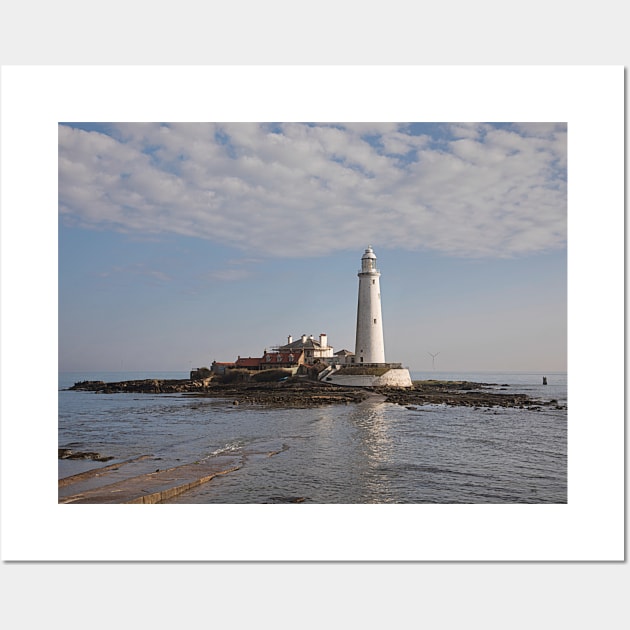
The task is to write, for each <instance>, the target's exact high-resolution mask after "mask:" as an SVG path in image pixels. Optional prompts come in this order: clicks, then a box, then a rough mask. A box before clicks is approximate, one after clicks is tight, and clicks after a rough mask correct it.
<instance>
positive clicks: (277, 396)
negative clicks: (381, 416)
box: [69, 375, 557, 409]
mask: <svg viewBox="0 0 630 630" xmlns="http://www.w3.org/2000/svg"><path fill="white" fill-rule="evenodd" d="M268 376H271V375H268ZM69 389H71V390H78V391H92V392H94V393H97V394H114V393H124V392H126V393H143V394H183V395H189V396H196V397H208V398H225V399H227V400H229V401H231V404H233V405H261V406H265V407H274V406H277V407H292V408H308V407H319V406H323V405H335V404H351V403H360V402H362V401H364V400H367V399H368V398H372V399H374V398H375V397H378V398H379V399H380V400H382V401H383V402H390V403H395V404H399V405H403V406H410V405H419V406H421V405H439V404H446V405H451V406H469V407H516V408H522V409H535V408H542V407H543V406H549V405H556V404H557V401H555V400H552V401H546V402H543V401H539V400H534V399H532V398H530V397H529V396H527V395H526V394H519V393H507V392H506V391H504V390H502V389H501V386H499V385H497V384H492V383H476V382H470V381H433V380H429V381H413V384H412V387H410V388H395V387H381V388H379V387H364V388H358V387H343V386H339V385H332V384H329V383H324V382H320V381H314V380H310V379H306V378H300V377H285V376H281V377H280V380H268V381H258V380H254V379H250V378H243V379H242V380H239V379H231V380H230V381H229V382H225V380H223V379H221V378H205V379H199V380H194V379H181V380H165V379H145V380H137V381H120V382H112V383H106V382H104V381H81V382H78V383H75V384H74V385H73V386H72V387H70V388H69ZM504 389H505V388H504Z"/></svg>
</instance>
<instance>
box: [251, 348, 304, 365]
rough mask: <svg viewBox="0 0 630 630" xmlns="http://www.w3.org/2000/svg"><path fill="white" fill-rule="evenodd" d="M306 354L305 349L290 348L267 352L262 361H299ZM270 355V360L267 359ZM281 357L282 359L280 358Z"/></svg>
mask: <svg viewBox="0 0 630 630" xmlns="http://www.w3.org/2000/svg"><path fill="white" fill-rule="evenodd" d="M303 354H304V351H303V350H301V349H300V350H289V351H286V352H265V354H264V355H263V357H262V359H261V360H260V361H261V363H297V362H298V361H299V360H300V359H301V358H302V355H303ZM267 357H269V360H267ZM278 357H280V359H278Z"/></svg>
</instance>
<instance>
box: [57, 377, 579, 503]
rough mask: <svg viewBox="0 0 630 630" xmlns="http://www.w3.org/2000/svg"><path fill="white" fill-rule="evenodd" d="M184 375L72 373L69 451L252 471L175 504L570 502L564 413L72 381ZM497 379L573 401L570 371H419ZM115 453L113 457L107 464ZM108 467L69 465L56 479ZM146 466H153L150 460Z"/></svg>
mask: <svg viewBox="0 0 630 630" xmlns="http://www.w3.org/2000/svg"><path fill="white" fill-rule="evenodd" d="M185 377H186V374H180V373H152V374H139V373H110V374H87V373H83V374H74V373H62V374H60V377H59V379H60V380H59V387H60V391H59V447H69V448H72V449H74V450H76V451H81V450H84V451H96V452H98V453H101V454H103V455H106V456H113V457H114V460H112V461H113V462H117V461H123V460H127V459H131V458H134V457H138V456H140V455H145V454H148V455H150V456H151V457H150V458H149V459H148V460H146V462H145V464H143V465H144V466H145V468H146V469H147V472H148V471H149V469H151V470H155V469H156V467H159V468H160V469H164V468H168V467H171V466H178V465H181V464H185V463H189V462H194V461H202V460H209V459H211V458H213V457H217V456H219V455H221V456H224V455H231V456H233V457H234V461H235V462H236V463H238V464H239V465H240V466H241V468H240V469H239V470H237V471H235V472H232V473H229V474H227V475H224V476H221V477H216V478H214V479H213V480H212V481H211V482H209V483H206V484H204V485H203V486H200V487H199V488H197V489H195V490H191V491H189V492H187V493H185V494H183V495H181V496H179V497H177V498H175V499H173V500H171V501H170V502H171V503H283V502H291V501H300V502H305V503H565V502H566V501H567V411H566V409H556V408H555V405H551V406H548V407H543V408H542V410H541V411H533V410H528V409H504V408H478V409H475V408H471V407H447V406H442V405H431V406H422V407H419V406H418V407H416V408H415V409H407V408H406V407H403V406H400V405H394V404H388V403H382V402H366V403H361V404H358V405H335V406H328V407H321V408H316V409H265V408H261V407H254V406H245V405H239V406H234V405H233V404H232V400H223V399H213V398H194V397H189V396H182V395H165V394H162V395H159V394H158V395H153V394H107V395H104V394H94V393H91V392H74V391H65V388H67V387H69V386H71V385H72V384H73V383H75V382H77V381H80V380H105V381H117V380H128V379H136V378H185ZM412 378H414V379H427V378H436V379H450V380H462V379H467V380H474V381H478V382H479V381H481V382H486V383H496V384H497V389H498V390H499V391H503V392H504V393H506V394H507V393H510V392H512V393H517V392H522V393H526V394H528V395H530V396H532V397H533V398H537V399H541V400H552V399H554V400H557V401H558V403H559V405H566V403H567V394H566V392H567V382H566V374H564V373H562V374H547V378H548V383H549V384H548V385H547V386H543V385H542V375H540V374H532V373H522V374H516V373H508V374H491V373H479V374H453V373H450V374H445V373H439V372H427V373H420V372H418V373H413V374H412ZM108 463H111V462H108ZM104 465H106V464H97V463H95V462H93V461H69V460H60V461H59V476H60V477H65V476H68V475H70V474H74V473H76V472H80V471H82V470H85V469H88V468H94V467H97V466H104ZM140 472H142V470H140Z"/></svg>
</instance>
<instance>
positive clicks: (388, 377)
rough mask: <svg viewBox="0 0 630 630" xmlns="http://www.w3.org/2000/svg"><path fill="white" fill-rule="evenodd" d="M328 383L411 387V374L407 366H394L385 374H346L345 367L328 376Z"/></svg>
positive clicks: (357, 385) (355, 385)
mask: <svg viewBox="0 0 630 630" xmlns="http://www.w3.org/2000/svg"><path fill="white" fill-rule="evenodd" d="M325 380H326V382H327V383H332V384H333V385H342V386H344V387H411V386H412V382H411V375H410V374H409V370H408V369H407V368H394V369H391V370H387V372H385V374H382V375H380V376H374V375H371V374H344V370H343V368H342V369H340V370H338V371H337V372H333V373H332V374H331V375H330V376H327V377H326V379H325Z"/></svg>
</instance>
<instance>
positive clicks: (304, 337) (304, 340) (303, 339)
mask: <svg viewBox="0 0 630 630" xmlns="http://www.w3.org/2000/svg"><path fill="white" fill-rule="evenodd" d="M302 343H306V335H302Z"/></svg>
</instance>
